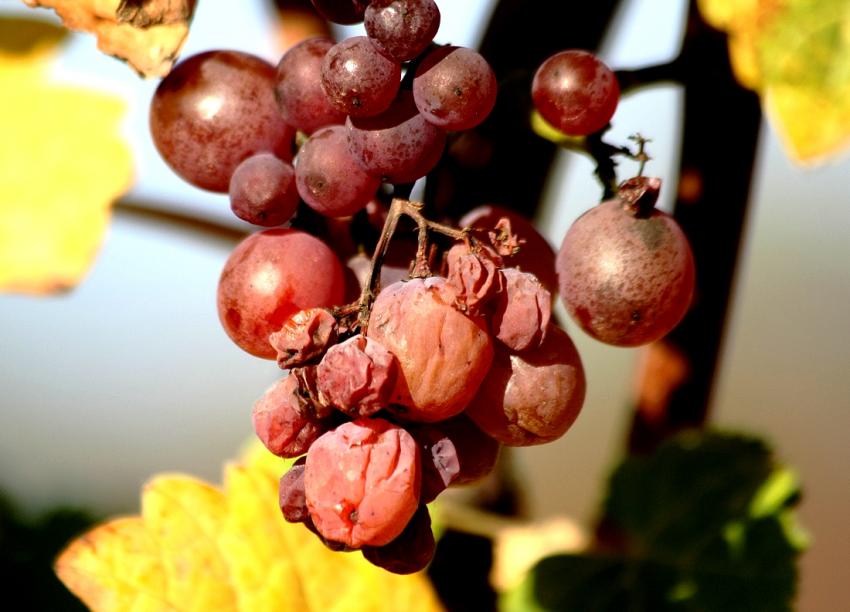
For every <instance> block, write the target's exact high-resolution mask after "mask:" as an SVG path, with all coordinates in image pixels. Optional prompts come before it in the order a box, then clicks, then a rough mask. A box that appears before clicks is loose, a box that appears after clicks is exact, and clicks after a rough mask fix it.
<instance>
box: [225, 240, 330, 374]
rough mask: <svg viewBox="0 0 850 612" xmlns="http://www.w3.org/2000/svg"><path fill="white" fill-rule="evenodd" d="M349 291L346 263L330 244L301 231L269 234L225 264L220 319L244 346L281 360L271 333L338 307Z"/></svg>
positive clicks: (243, 247)
mask: <svg viewBox="0 0 850 612" xmlns="http://www.w3.org/2000/svg"><path fill="white" fill-rule="evenodd" d="M307 271H309V273H305V272H307ZM344 289H345V286H344V282H343V275H342V264H340V262H339V260H338V259H337V257H336V255H334V253H333V251H331V250H330V249H329V248H328V246H327V245H325V243H324V242H322V241H321V240H319V239H318V238H314V237H313V236H311V235H310V234H307V233H306V232H302V231H299V230H294V229H288V228H283V229H272V230H264V231H262V232H257V233H255V234H252V235H251V236H248V237H247V238H246V239H245V240H243V241H242V242H241V243H239V245H238V246H237V247H236V248H235V249H234V250H233V252H232V253H231V254H230V257H228V259H227V262H226V263H225V264H224V269H223V270H222V272H221V278H220V279H219V282H218V316H219V319H220V320H221V324H222V326H223V327H224V330H225V331H226V332H227V335H228V336H230V338H231V340H233V341H234V342H235V343H236V344H237V345H238V346H239V347H240V348H242V349H243V350H245V351H248V352H249V353H251V354H252V355H256V356H257V357H263V358H264V359H275V357H276V351H275V350H274V348H272V345H271V344H270V343H269V335H270V334H271V333H273V332H276V331H278V330H279V329H280V328H281V326H282V325H283V322H284V321H286V319H288V318H289V317H290V316H292V315H293V314H294V313H295V312H297V311H299V310H304V309H306V308H313V307H317V306H333V305H335V304H338V303H339V302H340V301H341V300H342V296H343V291H344Z"/></svg>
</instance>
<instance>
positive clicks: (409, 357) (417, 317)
mask: <svg viewBox="0 0 850 612" xmlns="http://www.w3.org/2000/svg"><path fill="white" fill-rule="evenodd" d="M455 300H456V294H455V293H454V291H452V290H451V289H450V288H449V287H448V285H447V283H446V279H444V278H441V277H436V276H432V277H430V278H427V279H424V280H423V279H419V278H415V279H412V280H409V281H406V282H399V283H395V284H394V285H390V286H389V287H387V288H386V289H384V290H383V291H381V293H379V294H378V297H377V299H376V300H375V303H374V304H373V306H372V314H371V316H370V317H369V328H368V334H367V335H368V336H369V337H372V338H375V339H377V340H379V341H380V342H381V344H383V345H384V346H385V347H387V349H389V351H390V352H391V353H393V354H394V355H395V356H396V359H398V362H399V366H400V374H399V377H398V383H397V385H396V393H395V398H394V403H396V404H400V405H401V406H403V407H404V408H405V410H404V411H403V412H402V411H399V413H400V415H401V416H403V417H404V418H407V419H410V420H415V421H425V422H434V421H441V420H443V419H446V418H448V417H451V416H454V415H455V414H458V413H459V412H461V411H462V410H463V409H464V408H465V407H466V405H467V404H468V403H469V401H470V400H471V399H472V397H473V395H475V392H476V390H477V389H478V386H479V385H480V384H481V381H482V380H483V379H484V377H485V376H486V374H487V370H488V369H489V368H490V362H491V361H492V359H493V342H492V340H491V338H490V334H489V333H488V332H487V324H486V322H485V321H484V319H483V318H481V317H470V316H467V315H464V314H463V313H461V312H460V311H459V310H457V309H456V308H454V306H453V305H454V303H455Z"/></svg>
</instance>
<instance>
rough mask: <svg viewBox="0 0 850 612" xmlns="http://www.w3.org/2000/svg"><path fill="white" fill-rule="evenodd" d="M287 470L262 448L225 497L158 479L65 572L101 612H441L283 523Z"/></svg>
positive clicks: (235, 471)
mask: <svg viewBox="0 0 850 612" xmlns="http://www.w3.org/2000/svg"><path fill="white" fill-rule="evenodd" d="M286 466H287V463H286V462H284V461H283V460H280V459H278V458H276V457H274V456H272V455H270V454H269V453H268V452H267V451H265V449H261V447H260V446H259V445H258V444H257V445H252V446H251V447H250V449H249V450H248V451H247V452H245V453H244V454H243V457H242V459H241V460H240V461H239V462H237V463H234V464H230V465H227V466H226V467H225V479H224V490H223V491H221V490H219V489H217V488H215V487H213V486H211V485H208V484H206V483H204V482H201V481H198V480H195V479H193V478H190V477H187V476H178V475H161V476H158V477H156V478H154V479H153V480H152V481H151V482H150V483H149V484H148V485H147V486H146V487H145V488H144V490H143V492H142V514H141V516H139V517H131V518H121V519H116V520H113V521H110V522H108V523H106V524H103V525H100V526H98V527H95V528H94V529H93V530H91V531H90V532H88V533H87V534H85V535H83V536H81V537H80V538H78V539H76V540H74V541H73V542H71V543H70V544H69V545H68V547H67V548H66V549H65V550H64V551H63V552H62V553H61V554H60V555H59V557H58V558H57V560H56V564H55V569H56V573H57V574H58V575H59V577H60V579H61V580H62V581H63V582H64V583H65V585H66V586H67V587H68V588H69V589H70V590H71V591H72V592H73V593H74V594H76V595H77V597H79V598H80V599H82V600H83V602H84V603H85V604H86V605H88V606H89V607H90V608H92V609H93V610H130V609H132V610H146V611H147V610H151V611H153V610H180V611H183V610H198V611H201V610H204V611H207V610H215V611H216V612H218V611H223V612H227V611H230V610H234V611H235V610H244V611H250V612H264V611H270V612H271V611H275V612H280V611H286V610H294V611H298V612H309V611H311V610H321V611H322V612H326V611H331V612H334V611H336V612H342V611H344V610H345V611H347V610H358V611H360V610H366V611H375V612H379V611H383V610H386V611H397V610H404V611H405V612H407V611H413V612H415V611H422V612H426V611H432V610H439V609H440V606H439V604H438V602H437V599H436V596H435V594H434V592H433V591H432V589H431V587H430V583H429V582H428V581H427V579H426V577H425V576H424V575H421V574H416V575H412V576H396V575H394V574H390V573H387V572H385V571H384V570H381V569H379V568H377V567H375V566H373V565H371V564H370V563H369V562H368V561H366V560H365V559H363V558H362V556H361V555H360V554H358V553H335V552H332V551H330V550H328V549H327V548H326V547H325V546H324V545H323V544H322V543H321V542H319V540H318V539H317V538H316V536H314V535H313V534H312V533H310V532H309V531H308V530H307V529H306V528H305V527H303V526H302V525H292V524H289V523H287V522H286V521H284V520H283V518H282V517H281V514H280V510H279V508H278V507H277V487H278V479H279V478H280V475H281V474H282V473H283V472H284V471H285V470H286Z"/></svg>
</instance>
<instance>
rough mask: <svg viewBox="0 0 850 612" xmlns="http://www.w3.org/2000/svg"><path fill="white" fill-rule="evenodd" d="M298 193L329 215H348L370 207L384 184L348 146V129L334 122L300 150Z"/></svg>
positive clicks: (297, 174)
mask: <svg viewBox="0 0 850 612" xmlns="http://www.w3.org/2000/svg"><path fill="white" fill-rule="evenodd" d="M295 181H296V185H297V186H298V193H300V194H301V197H302V198H303V199H304V201H305V202H306V203H307V204H308V205H309V206H310V208H312V209H314V210H316V211H317V212H320V213H321V214H323V215H325V216H326V217H347V216H350V215H353V214H354V213H356V212H357V211H358V210H360V209H361V208H363V207H364V206H366V204H367V203H368V202H369V200H371V199H372V197H373V196H374V195H375V191H377V189H378V187H379V186H380V184H381V181H380V179H378V178H376V177H374V176H372V175H370V174H368V173H367V172H366V171H365V170H364V169H363V167H362V166H361V165H360V164H359V163H358V162H357V159H356V158H355V157H354V155H352V154H351V151H350V150H349V147H348V131H347V130H346V128H345V127H344V126H341V125H331V126H328V127H324V128H322V129H320V130H318V131H317V132H315V133H314V134H313V135H312V136H310V138H309V139H307V142H305V143H304V144H303V145H302V146H301V149H300V150H299V151H298V159H297V160H296V162H295Z"/></svg>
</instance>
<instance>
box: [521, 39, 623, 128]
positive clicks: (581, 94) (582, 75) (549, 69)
mask: <svg viewBox="0 0 850 612" xmlns="http://www.w3.org/2000/svg"><path fill="white" fill-rule="evenodd" d="M531 97H532V99H533V100H534V106H535V107H537V110H538V111H539V112H540V114H541V115H542V116H543V118H544V119H546V121H548V122H549V123H551V124H552V125H553V126H555V127H556V128H558V129H559V130H561V131H562V132H564V133H566V134H570V135H574V136H584V135H586V134H592V133H593V132H597V131H599V130H601V129H602V128H604V127H605V126H606V125H608V122H609V121H610V120H611V117H613V116H614V111H615V110H617V102H618V101H619V99H620V86H619V84H618V83H617V77H616V76H615V75H614V73H613V72H611V69H610V68H608V66H606V65H605V64H603V63H602V62H601V61H599V59H598V58H597V57H596V56H595V55H593V54H592V53H588V52H587V51H580V50H569V51H561V52H560V53H556V54H555V55H553V56H552V57H550V58H549V59H547V60H546V61H545V62H543V64H542V65H541V66H540V68H538V69H537V72H536V73H535V75H534V81H533V82H532V84H531Z"/></svg>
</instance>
